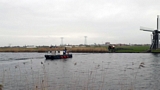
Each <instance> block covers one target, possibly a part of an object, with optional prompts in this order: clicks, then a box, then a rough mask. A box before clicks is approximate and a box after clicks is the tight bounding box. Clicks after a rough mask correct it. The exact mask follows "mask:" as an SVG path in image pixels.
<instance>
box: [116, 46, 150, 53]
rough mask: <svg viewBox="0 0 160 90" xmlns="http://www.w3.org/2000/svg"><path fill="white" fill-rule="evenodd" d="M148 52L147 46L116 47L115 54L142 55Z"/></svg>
mask: <svg viewBox="0 0 160 90" xmlns="http://www.w3.org/2000/svg"><path fill="white" fill-rule="evenodd" d="M148 50H149V46H118V47H116V51H115V52H117V53H144V52H147V51H148Z"/></svg>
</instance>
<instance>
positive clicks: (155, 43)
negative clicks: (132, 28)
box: [140, 15, 160, 50]
mask: <svg viewBox="0 0 160 90" xmlns="http://www.w3.org/2000/svg"><path fill="white" fill-rule="evenodd" d="M158 26H159V15H157V29H156V30H149V29H142V28H140V30H142V31H148V32H152V34H153V35H152V43H151V46H150V50H152V49H157V48H159V33H160V31H158V30H159V27H158Z"/></svg>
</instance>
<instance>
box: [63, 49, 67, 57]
mask: <svg viewBox="0 0 160 90" xmlns="http://www.w3.org/2000/svg"><path fill="white" fill-rule="evenodd" d="M66 53H67V48H66V47H65V48H64V51H63V55H65V54H66Z"/></svg>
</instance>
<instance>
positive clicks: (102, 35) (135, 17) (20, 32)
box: [0, 0, 160, 46]
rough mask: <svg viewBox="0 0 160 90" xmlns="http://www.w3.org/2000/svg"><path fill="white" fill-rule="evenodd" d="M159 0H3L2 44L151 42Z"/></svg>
mask: <svg viewBox="0 0 160 90" xmlns="http://www.w3.org/2000/svg"><path fill="white" fill-rule="evenodd" d="M159 14H160V0H0V46H7V45H12V46H15V45H20V46H23V45H60V44H61V37H63V38H64V39H63V44H84V41H85V38H84V36H87V44H94V43H97V44H98V43H99V44H102V43H105V42H110V43H126V44H128V43H131V44H132V43H136V44H139V43H141V44H148V43H149V44H150V43H151V33H150V32H144V31H140V26H143V27H149V28H153V29H156V27H157V26H156V23H157V22H156V19H157V15H159Z"/></svg>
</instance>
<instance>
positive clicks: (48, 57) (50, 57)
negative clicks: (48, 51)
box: [45, 54, 72, 60]
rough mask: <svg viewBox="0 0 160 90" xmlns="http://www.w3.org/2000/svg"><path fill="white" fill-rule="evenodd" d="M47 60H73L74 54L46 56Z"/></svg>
mask: <svg viewBox="0 0 160 90" xmlns="http://www.w3.org/2000/svg"><path fill="white" fill-rule="evenodd" d="M45 58H46V59H52V60H53V59H66V58H72V54H67V55H45Z"/></svg>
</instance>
